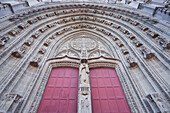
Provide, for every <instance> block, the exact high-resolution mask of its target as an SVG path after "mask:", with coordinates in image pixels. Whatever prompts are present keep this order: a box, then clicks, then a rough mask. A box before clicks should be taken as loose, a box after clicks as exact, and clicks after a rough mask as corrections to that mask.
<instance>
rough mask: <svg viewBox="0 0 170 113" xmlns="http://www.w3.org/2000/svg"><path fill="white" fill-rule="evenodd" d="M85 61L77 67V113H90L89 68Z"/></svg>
mask: <svg viewBox="0 0 170 113" xmlns="http://www.w3.org/2000/svg"><path fill="white" fill-rule="evenodd" d="M84 61H87V60H86V59H83V60H82V61H81V64H80V67H79V89H78V113H92V107H91V90H90V81H89V68H88V64H87V62H84Z"/></svg>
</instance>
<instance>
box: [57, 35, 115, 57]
mask: <svg viewBox="0 0 170 113" xmlns="http://www.w3.org/2000/svg"><path fill="white" fill-rule="evenodd" d="M109 50H110V49H109V48H108V47H107V46H106V45H105V44H104V42H101V41H99V40H98V39H97V40H96V37H91V36H90V37H89V36H88V35H79V36H77V37H73V38H70V39H69V40H68V41H65V42H64V43H63V44H61V47H59V49H58V51H57V52H56V55H55V57H59V56H69V57H74V58H82V56H81V55H82V54H86V55H85V56H86V57H87V59H88V58H96V57H100V56H104V57H107V58H113V56H112V55H111V54H110V53H111V52H110V51H109ZM85 59H86V58H85Z"/></svg>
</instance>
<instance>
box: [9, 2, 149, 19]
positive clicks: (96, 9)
mask: <svg viewBox="0 0 170 113" xmlns="http://www.w3.org/2000/svg"><path fill="white" fill-rule="evenodd" d="M64 7H65V8H81V9H71V10H63V8H64ZM82 8H84V9H82ZM89 8H92V9H93V10H92V9H89ZM51 9H52V10H51ZM44 10H51V11H53V10H62V11H58V12H57V14H69V13H75V12H81V13H82V12H85V13H90V12H92V13H95V14H102V15H104V14H105V15H110V14H108V13H106V12H107V11H111V12H114V13H118V14H124V15H128V16H134V17H137V18H139V17H140V18H141V17H143V18H145V19H149V17H146V16H144V15H139V14H138V13H136V12H131V11H128V10H124V9H119V8H111V7H107V6H105V7H103V6H99V5H90V4H84V5H82V4H78V5H77V4H74V5H72V4H70V5H60V6H51V7H43V8H36V9H33V10H31V11H25V12H23V13H20V14H16V15H14V16H12V17H10V18H9V19H10V20H14V19H18V18H20V17H24V16H27V15H30V14H31V13H36V14H37V12H40V11H42V12H44ZM99 10H102V11H99Z"/></svg>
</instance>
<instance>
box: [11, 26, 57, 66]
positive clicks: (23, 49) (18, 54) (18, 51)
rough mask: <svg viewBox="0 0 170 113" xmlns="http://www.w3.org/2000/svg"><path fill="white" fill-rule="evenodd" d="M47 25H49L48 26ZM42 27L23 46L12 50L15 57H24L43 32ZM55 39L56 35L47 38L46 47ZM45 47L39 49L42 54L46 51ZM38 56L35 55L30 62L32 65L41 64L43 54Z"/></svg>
mask: <svg viewBox="0 0 170 113" xmlns="http://www.w3.org/2000/svg"><path fill="white" fill-rule="evenodd" d="M46 27H47V26H46ZM46 27H45V28H46ZM45 28H42V29H45ZM42 29H40V30H39V31H37V32H36V33H35V34H34V35H32V36H31V37H30V38H29V39H28V40H26V41H25V42H24V44H23V45H22V46H21V47H19V48H17V49H15V50H14V51H13V52H12V55H13V56H14V57H16V58H22V57H23V55H24V53H25V52H26V50H27V49H28V48H29V47H30V46H31V45H32V44H33V42H34V40H35V39H37V38H38V37H39V36H40V35H41V34H42V33H43V31H42ZM53 39H54V36H51V37H49V39H47V40H46V41H45V42H44V44H43V45H44V46H45V47H48V46H49V45H50V43H51V41H52V40H53ZM45 47H42V48H41V49H40V50H39V53H40V54H44V53H45V52H46V49H45ZM37 56H38V57H35V58H34V59H33V60H32V61H31V62H30V64H31V65H32V66H34V67H38V66H39V63H40V61H41V59H42V56H39V55H37Z"/></svg>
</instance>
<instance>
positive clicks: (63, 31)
mask: <svg viewBox="0 0 170 113" xmlns="http://www.w3.org/2000/svg"><path fill="white" fill-rule="evenodd" d="M81 28H87V29H95V30H96V31H99V32H101V33H103V34H105V35H107V36H111V33H110V32H108V31H106V30H105V29H102V28H97V27H96V26H93V25H87V24H78V25H73V26H70V27H67V28H64V29H62V30H60V31H57V32H56V33H55V34H56V35H61V34H63V33H65V32H68V31H71V30H73V29H81Z"/></svg>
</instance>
